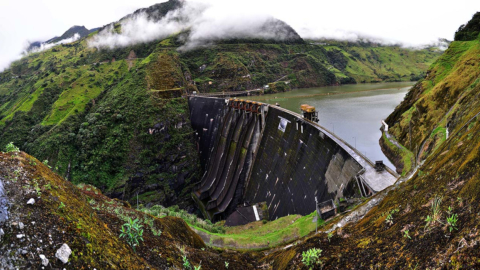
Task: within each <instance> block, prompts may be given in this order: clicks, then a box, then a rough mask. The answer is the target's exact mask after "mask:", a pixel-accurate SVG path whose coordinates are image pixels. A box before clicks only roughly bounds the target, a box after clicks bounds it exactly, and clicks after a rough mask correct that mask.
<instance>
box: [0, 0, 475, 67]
mask: <svg viewBox="0 0 480 270" xmlns="http://www.w3.org/2000/svg"><path fill="white" fill-rule="evenodd" d="M193 1H197V2H199V1H201V2H208V3H209V4H211V5H213V6H214V7H215V9H214V10H215V12H217V13H218V14H219V16H222V17H223V18H225V17H226V16H229V15H232V16H231V17H232V18H239V16H242V15H243V14H245V15H248V16H252V15H253V16H264V15H272V16H274V17H276V18H278V19H281V20H284V21H285V22H287V23H288V24H290V25H291V26H292V27H293V28H294V29H295V30H297V32H299V34H300V35H301V36H302V37H336V38H355V36H357V35H358V34H361V35H365V36H369V37H373V38H382V39H384V40H387V41H393V42H402V43H404V44H407V45H413V46H415V45H422V44H426V43H430V42H433V41H436V40H437V39H438V38H447V39H449V40H452V39H453V35H454V33H455V30H457V29H458V27H459V26H460V25H461V24H464V23H466V22H467V21H468V20H469V19H470V18H471V17H472V15H473V14H474V13H475V12H476V11H480V1H478V0H456V1H451V0H450V1H445V0H441V1H439V0H436V1H432V0H428V1H425V0H403V1H386V0H362V1H360V0H350V1H347V0H344V1H342V0H329V1H323V0H289V1H286V0H242V1H230V0H228V1H227V0H193ZM158 2H163V1H161V0H160V1H158V0H157V1H155V0H134V1H133V0H132V1H127V0H82V1H78V0H77V1H69V0H0V71H1V70H3V69H4V68H5V67H7V66H8V64H9V63H10V62H11V61H13V60H15V59H18V58H19V57H20V53H21V51H22V49H23V48H24V47H25V44H26V43H27V41H28V40H30V41H37V40H42V41H43V40H47V39H49V38H51V37H53V36H59V35H61V34H62V33H63V32H65V31H66V30H67V29H68V28H70V27H71V26H73V25H84V26H85V27H87V28H88V29H91V28H95V27H99V26H103V25H105V24H108V23H110V22H113V21H116V20H118V19H120V18H121V17H123V16H124V15H126V14H128V13H131V12H132V11H134V10H136V9H138V8H142V7H147V6H149V5H152V4H155V3H158Z"/></svg>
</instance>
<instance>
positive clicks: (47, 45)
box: [24, 33, 80, 54]
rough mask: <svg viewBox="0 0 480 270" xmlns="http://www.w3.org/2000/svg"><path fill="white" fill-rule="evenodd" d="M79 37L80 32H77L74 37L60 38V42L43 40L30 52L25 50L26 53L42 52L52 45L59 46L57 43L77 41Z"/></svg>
mask: <svg viewBox="0 0 480 270" xmlns="http://www.w3.org/2000/svg"><path fill="white" fill-rule="evenodd" d="M78 39H80V34H78V33H75V34H74V35H73V36H72V37H70V38H66V39H62V40H60V41H58V42H55V43H44V42H42V43H41V44H40V47H36V48H33V49H32V50H30V51H29V52H27V51H24V54H28V53H36V52H41V51H44V50H48V49H50V48H52V47H55V46H57V45H60V44H68V43H72V42H75V41H77V40H78ZM29 45H30V44H29Z"/></svg>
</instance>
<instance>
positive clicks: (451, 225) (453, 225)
mask: <svg viewBox="0 0 480 270" xmlns="http://www.w3.org/2000/svg"><path fill="white" fill-rule="evenodd" d="M457 221H458V215H457V214H452V215H451V216H449V217H447V225H448V230H449V231H450V232H452V231H453V230H458V229H457Z"/></svg>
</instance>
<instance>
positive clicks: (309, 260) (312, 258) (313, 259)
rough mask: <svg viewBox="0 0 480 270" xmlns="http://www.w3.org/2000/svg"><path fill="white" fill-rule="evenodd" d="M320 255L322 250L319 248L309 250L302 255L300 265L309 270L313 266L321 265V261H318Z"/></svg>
mask: <svg viewBox="0 0 480 270" xmlns="http://www.w3.org/2000/svg"><path fill="white" fill-rule="evenodd" d="M321 254H322V250H321V249H319V248H311V249H309V250H307V251H304V252H303V253H302V263H303V264H305V266H307V267H308V268H309V269H310V270H311V269H313V267H314V266H315V265H321V264H322V261H321V260H320V255H321Z"/></svg>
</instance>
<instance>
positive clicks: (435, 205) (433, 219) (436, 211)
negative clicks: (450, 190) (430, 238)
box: [425, 196, 443, 228]
mask: <svg viewBox="0 0 480 270" xmlns="http://www.w3.org/2000/svg"><path fill="white" fill-rule="evenodd" d="M442 199H443V197H441V196H435V198H433V202H432V214H431V215H428V216H427V218H426V219H425V221H426V222H427V224H425V228H426V227H429V226H431V225H435V223H437V222H438V223H441V222H440V218H441V216H442V212H441V211H440V204H441V203H442Z"/></svg>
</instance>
